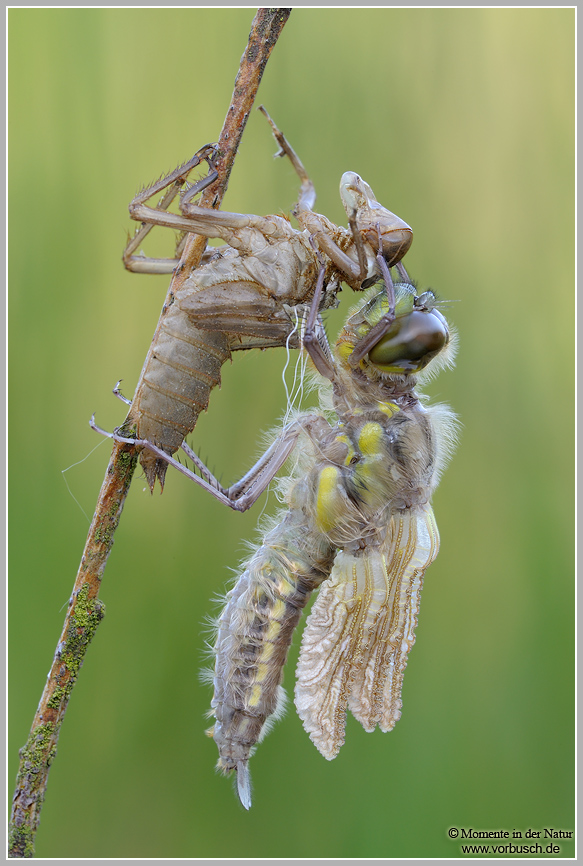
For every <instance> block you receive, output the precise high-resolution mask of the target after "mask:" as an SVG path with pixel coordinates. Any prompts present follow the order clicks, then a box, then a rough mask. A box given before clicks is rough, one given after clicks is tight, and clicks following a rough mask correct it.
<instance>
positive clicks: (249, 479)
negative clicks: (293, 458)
mask: <svg viewBox="0 0 583 866" xmlns="http://www.w3.org/2000/svg"><path fill="white" fill-rule="evenodd" d="M306 423H309V418H308V419H306V418H304V419H302V421H301V422H295V421H294V422H292V423H291V424H289V425H288V426H287V427H284V429H283V430H282V431H281V433H280V435H279V436H278V438H277V439H276V440H275V442H273V444H272V445H271V446H270V447H269V448H268V449H267V451H266V452H265V454H263V456H262V457H260V458H259V460H258V461H257V463H256V464H255V465H254V466H253V467H252V468H251V469H250V470H249V472H247V473H246V474H245V475H244V476H243V478H241V479H240V480H239V481H237V482H236V483H235V484H232V485H231V486H230V487H223V486H222V484H221V483H220V482H219V480H218V479H217V478H216V477H215V476H214V475H213V474H212V472H211V471H210V469H208V468H207V466H206V465H205V464H204V463H203V461H202V460H201V459H200V457H198V455H196V454H195V453H194V451H192V449H191V448H189V447H188V445H187V444H186V442H183V443H182V450H183V451H184V453H185V454H186V456H187V457H188V458H189V459H190V460H192V462H193V463H194V465H195V467H196V468H197V469H198V470H199V472H200V473H201V475H197V474H196V472H193V471H192V470H191V469H189V468H188V467H187V466H184V465H183V464H182V463H180V462H179V461H178V460H176V459H175V458H174V457H171V456H170V454H168V453H167V452H166V451H164V450H163V449H162V448H159V447H158V446H157V445H155V444H154V443H153V442H149V441H148V440H147V439H133V438H129V437H126V436H120V435H119V434H118V433H116V432H114V433H109V432H108V431H107V430H103V429H102V428H101V427H98V426H97V424H96V423H95V416H94V415H92V416H91V420H90V421H89V426H90V427H91V429H92V430H95V432H96V433H100V434H101V435H102V436H107V437H108V438H109V439H113V440H114V442H123V443H125V444H127V445H135V446H136V447H138V448H146V449H147V450H148V451H151V452H152V453H153V454H155V455H156V456H157V457H158V458H160V459H161V460H164V461H165V462H166V463H168V464H169V465H171V466H173V467H174V468H175V469H177V470H178V471H179V472H181V473H182V474H183V475H186V477H187V478H189V479H190V480H191V481H194V482H195V483H196V484H198V485H199V486H200V487H202V488H203V489H204V490H207V491H208V492H209V493H210V494H211V495H212V496H214V497H215V499H218V500H219V502H221V503H222V504H223V505H228V506H229V508H232V509H233V510H234V511H247V509H248V508H250V507H251V506H252V505H253V503H254V502H256V501H257V499H259V497H260V496H261V494H262V493H263V492H264V491H265V490H266V489H267V487H268V486H269V484H270V483H271V481H272V480H273V479H274V477H275V476H276V474H277V473H278V472H279V470H280V469H281V467H282V466H283V464H284V463H285V461H286V460H287V459H288V457H289V455H290V454H291V452H292V450H293V448H294V446H295V444H296V442H297V439H298V436H299V434H300V431H301V429H302V426H304V425H305V424H306Z"/></svg>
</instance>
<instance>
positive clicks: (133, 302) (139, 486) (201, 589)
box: [8, 8, 574, 858]
mask: <svg viewBox="0 0 583 866" xmlns="http://www.w3.org/2000/svg"><path fill="white" fill-rule="evenodd" d="M253 14H254V12H253V10H252V9H213V10H208V9H167V10H164V9H139V8H136V9H121V10H115V9H11V10H10V12H9V99H10V101H9V110H10V113H9V144H10V151H9V156H10V160H9V162H10V165H9V168H10V176H9V183H10V186H9V193H10V199H9V203H10V227H11V228H10V259H9V266H10V292H9V316H10V318H9V362H10V363H9V377H10V382H9V384H10V393H9V397H10V415H9V423H10V440H9V445H10V476H9V480H10V523H9V529H10V547H9V553H10V592H9V601H10V632H9V639H10V655H9V672H10V730H9V759H10V767H9V777H8V778H9V794H11V792H12V785H13V780H14V779H15V775H16V770H17V759H18V748H19V747H20V746H21V745H22V744H23V743H24V742H25V740H26V737H27V735H28V731H29V728H30V724H31V722H32V718H33V715H34V711H35V708H36V705H37V702H38V700H39V698H40V694H41V691H42V688H43V686H44V682H45V677H46V673H47V671H48V669H49V666H50V663H51V659H52V655H53V652H54V648H55V645H56V642H57V640H58V637H59V634H60V630H61V626H62V622H63V618H64V614H65V608H66V603H67V599H68V597H69V594H70V591H71V587H72V585H73V580H74V577H75V573H76V570H77V566H78V562H79V558H80V555H81V551H82V549H83V544H84V541H85V537H86V532H87V528H88V518H89V517H90V516H91V514H92V511H93V507H94V504H95V500H96V497H97V493H98V491H99V488H100V485H101V481H102V478H103V474H104V471H105V467H106V465H107V461H108V457H109V452H110V444H109V442H107V441H100V440H99V437H98V436H97V435H96V434H94V433H92V432H91V431H90V429H89V427H88V423H87V422H88V420H89V417H90V416H91V414H92V412H96V414H97V421H98V423H100V424H101V425H102V426H103V427H105V428H107V429H112V428H113V427H114V426H115V425H117V424H119V423H120V422H121V421H122V419H123V418H124V415H125V412H124V407H123V406H122V405H121V404H120V403H119V402H118V401H117V400H115V399H114V397H113V396H112V395H111V389H112V387H113V386H114V385H115V382H116V381H117V380H118V379H120V378H121V379H123V389H124V391H125V393H126V394H128V395H130V396H131V394H132V392H133V388H134V387H135V384H136V381H137V378H138V376H139V373H140V370H141V366H142V362H143V359H144V357H145V354H146V351H147V349H148V346H149V343H150V339H151V336H152V334H153V331H154V328H155V325H156V322H157V320H158V315H159V311H160V307H161V304H162V301H163V298H164V296H165V293H166V288H167V285H168V279H167V278H166V277H151V276H150V277H149V276H138V275H134V274H129V273H127V272H125V271H124V269H123V267H122V265H121V261H120V256H121V251H122V248H123V246H124V244H125V238H126V233H127V231H128V230H132V231H133V227H132V226H131V224H130V220H129V218H128V215H127V204H128V202H129V201H130V199H131V198H132V196H133V194H134V193H135V191H136V190H137V189H138V188H139V187H140V186H141V185H142V184H144V183H146V182H148V181H150V180H152V179H153V178H155V177H157V176H159V175H160V174H161V173H162V172H164V171H167V170H170V169H171V168H173V167H174V166H175V165H176V164H178V163H179V162H182V161H183V160H185V159H186V158H188V157H189V156H190V155H191V154H192V153H193V152H194V151H195V150H196V149H197V148H198V147H200V146H201V145H202V144H204V143H205V142H207V141H212V140H215V139H216V138H217V136H218V134H219V131H220V129H221V126H222V122H223V118H224V114H225V111H226V109H227V106H228V103H229V99H230V96H231V91H232V85H233V81H234V77H235V74H236V71H237V68H238V63H239V58H240V56H241V54H242V52H243V49H244V46H245V44H246V40H247V35H248V32H249V28H250V25H251V20H252V17H253ZM259 101H261V102H263V103H264V104H265V105H266V107H267V108H268V110H269V111H270V113H271V114H272V116H273V117H274V119H275V120H276V121H277V123H278V124H279V126H280V127H281V129H283V130H284V132H285V133H286V135H287V136H288V138H289V139H290V141H291V142H292V144H293V146H294V148H295V149H296V150H297V152H298V153H299V154H300V156H301V158H302V160H303V161H304V164H305V165H306V167H307V169H308V171H309V172H310V174H311V176H312V178H313V180H314V181H315V184H316V189H317V191H318V203H317V209H318V210H319V211H320V212H321V213H324V214H326V215H327V216H329V217H330V218H331V219H332V220H335V221H337V222H341V223H344V222H345V216H344V213H343V210H342V207H341V204H340V200H339V196H338V183H339V179H340V176H341V174H342V173H343V172H344V171H346V170H349V169H350V170H353V171H357V172H359V173H361V174H362V175H363V176H364V177H365V179H366V180H367V181H368V182H369V183H370V184H371V185H372V187H373V189H374V191H375V193H376V195H377V197H378V198H379V200H380V201H381V202H382V203H383V204H385V205H386V206H387V207H389V208H390V209H391V210H393V211H395V212H396V213H398V214H399V215H400V216H401V217H403V218H404V219H405V220H407V222H409V224H410V225H412V226H413V228H414V231H415V241H414V244H413V248H412V250H411V252H410V253H409V255H408V257H407V266H408V269H409V272H410V273H411V274H412V275H413V276H414V277H415V278H416V279H417V280H418V281H419V283H420V285H421V286H422V287H428V286H431V287H432V288H434V289H435V290H436V291H437V292H438V293H439V294H440V295H441V296H442V297H445V298H448V299H455V300H456V301H459V302H458V303H455V304H452V305H451V307H450V308H449V315H450V317H451V319H452V320H453V321H454V323H455V325H456V326H457V328H458V330H459V333H460V352H459V358H458V366H457V369H456V370H455V371H453V372H447V373H443V374H441V375H440V377H439V379H437V380H435V381H434V382H432V383H431V385H430V387H429V389H428V390H429V392H430V393H431V395H432V397H433V398H434V399H435V400H439V401H445V402H447V403H449V404H450V405H452V406H453V407H454V409H455V410H456V412H458V413H459V415H460V417H461V419H462V421H463V424H464V429H463V434H462V438H461V442H460V446H459V450H458V452H457V453H456V455H455V458H454V460H453V462H452V464H451V466H450V468H449V469H448V471H447V473H446V474H445V476H444V478H443V481H442V484H441V487H440V489H439V490H438V492H437V495H436V496H435V511H436V515H437V522H438V525H439V528H440V532H441V538H442V548H441V552H440V554H439V557H438V559H437V561H436V563H435V564H434V565H433V566H432V567H431V568H430V570H429V572H428V574H427V576H426V582H425V589H424V595H423V603H422V608H421V617H420V623H419V628H418V635H417V644H416V646H415V649H414V650H413V652H412V654H411V658H410V663H409V667H408V670H407V674H406V676H405V684H404V694H403V698H404V709H403V717H402V720H401V721H400V722H399V724H398V725H397V727H396V729H395V730H394V731H393V732H392V733H391V734H390V735H386V734H381V733H380V732H375V733H374V734H366V733H365V732H364V731H363V730H362V729H361V728H360V726H359V725H358V724H356V723H355V722H354V721H353V720H352V719H351V718H349V720H348V729H347V742H346V745H345V746H344V748H343V749H342V751H341V753H340V755H339V757H338V758H337V759H336V760H335V761H333V762H332V763H328V762H326V761H325V760H324V759H323V758H322V757H321V756H320V755H319V753H318V752H317V751H316V749H315V748H314V747H313V745H312V744H311V743H310V741H309V739H308V737H307V735H306V734H305V733H304V731H303V729H302V726H301V723H300V721H299V719H298V718H297V716H296V714H295V711H294V710H293V708H290V709H289V710H288V713H287V715H286V717H285V718H284V720H283V721H281V722H280V723H279V724H278V725H277V726H276V727H275V729H274V730H273V731H272V733H271V734H270V735H269V736H268V737H267V739H266V740H265V741H264V743H263V744H262V745H261V746H260V747H259V749H258V751H257V754H256V756H255V758H254V759H253V761H252V764H251V768H252V776H253V782H254V807H253V809H252V810H251V812H250V813H245V812H244V810H243V809H242V808H241V807H240V806H239V805H238V803H237V801H236V799H235V796H234V794H233V790H232V785H231V783H230V782H229V781H226V780H224V779H222V778H221V777H219V776H217V775H216V774H215V772H214V769H213V768H214V764H215V760H216V754H215V752H216V749H215V747H214V745H213V743H212V741H210V740H208V739H207V738H206V737H205V736H204V733H203V732H204V729H205V727H206V726H207V722H206V720H205V719H204V718H203V715H204V713H205V711H206V709H207V708H208V706H209V700H210V690H209V689H208V688H207V686H205V685H203V684H201V683H200V682H199V679H198V671H199V668H200V667H201V666H202V665H203V664H204V660H203V651H204V644H205V637H206V635H205V630H204V620H205V618H206V617H208V616H209V615H210V614H212V613H214V611H215V609H216V608H215V605H213V602H212V598H213V597H214V596H216V595H217V594H218V593H220V592H222V591H223V590H224V587H225V585H226V584H227V583H228V581H229V580H230V577H231V573H230V569H232V568H234V567H236V565H237V562H238V560H239V558H240V557H241V556H242V554H243V551H244V540H245V539H249V538H253V537H254V532H255V530H254V527H255V524H256V520H257V516H258V514H259V513H260V511H261V507H262V504H263V501H262V503H261V504H260V505H258V506H257V507H256V508H255V509H254V510H253V511H252V512H251V513H248V514H246V515H238V514H234V513H230V512H228V511H227V509H224V508H223V507H222V506H221V505H220V504H218V503H216V502H214V501H213V500H211V498H210V497H208V496H205V495H204V493H203V492H202V491H201V490H199V489H198V488H196V487H195V486H194V485H192V484H190V483H189V482H188V481H187V480H186V479H184V478H182V477H178V476H177V475H176V474H174V473H172V472H170V473H169V476H168V481H167V486H166V490H165V492H164V495H163V496H160V495H159V494H158V492H156V493H155V495H154V496H153V497H152V496H150V495H149V493H148V492H146V491H145V482H144V481H143V477H140V474H139V473H138V474H137V475H136V477H135V479H134V483H133V486H132V490H131V492H130V496H129V498H128V502H127V504H126V508H125V512H124V515H123V518H122V522H121V525H120V528H119V531H118V533H117V538H116V543H115V546H114V549H113V553H112V555H111V557H110V560H109V564H108V568H107V570H106V574H105V579H104V581H103V587H102V592H101V598H102V599H103V601H104V602H105V603H106V605H107V617H106V619H105V621H104V623H103V624H102V625H101V627H100V629H99V631H98V633H97V636H96V638H95V641H94V643H93V644H92V646H91V647H90V650H89V653H88V656H87V660H86V662H85V665H84V667H83V670H82V672H81V675H80V678H79V682H78V684H77V687H76V689H75V692H74V694H73V697H72V700H71V703H70V706H69V709H68V712H67V716H66V719H65V722H64V726H63V729H62V733H61V739H60V742H59V750H58V756H57V759H56V761H55V763H54V765H53V767H52V769H51V773H50V779H49V787H48V793H47V797H46V801H45V805H44V809H43V813H42V819H41V825H40V830H39V833H38V836H37V855H38V856H44V857H56V858H65V857H114V858H115V857H144V858H145V857H154V858H156V857H157V858H160V857H206V858H209V857H225V858H233V857H241V858H244V857H247V858H260V857H266V858H267V857H269V858H273V857H280V858H285V857H291V858H296V857H306V858H310V857H329V858H340V857H346V858H355V857H369V858H383V857H457V856H461V853H460V840H459V839H458V840H457V841H452V840H451V839H450V838H448V828H449V827H451V826H455V827H474V828H481V829H488V830H495V829H507V830H510V831H512V830H515V829H518V830H521V831H526V830H527V829H528V828H529V827H530V828H535V829H541V828H544V827H554V828H562V829H567V830H569V829H573V821H574V812H573V808H574V794H573V775H574V774H573V769H574V758H573V755H574V731H573V703H574V701H573V645H574V629H573V526H574V523H573V423H574V418H573V359H574V291H573V285H574V217H573V213H574V204H573V202H574V195H573V191H574V167H573V166H574V11H573V10H572V9H552V8H547V9H543V8H522V9H455V8H453V9H427V8H425V9H370V8H369V9H362V10H359V9H347V10H340V9H329V10H326V9H320V10H310V9H296V10H294V11H293V12H292V15H291V18H290V21H289V23H288V24H287V25H286V27H285V28H284V31H283V33H282V36H281V38H280V41H279V43H278V44H277V46H276V48H275V50H274V52H273V55H272V58H271V60H270V61H269V63H268V65H267V69H266V73H265V76H264V80H263V83H262V85H261V88H260V92H259ZM275 150H276V145H275V143H274V141H273V139H272V137H271V134H270V131H269V129H268V127H267V124H266V122H265V120H264V119H263V118H262V117H261V116H260V115H259V113H258V112H253V113H252V115H251V117H250V120H249V124H248V127H247V130H246V132H245V135H244V138H243V143H242V146H241V149H240V153H239V156H238V159H237V162H236V165H235V169H234V171H233V174H232V179H231V184H230V187H229V191H228V194H227V197H226V199H225V203H224V206H225V208H227V209H229V210H235V211H243V212H251V213H258V214H265V213H271V212H280V211H289V209H290V208H291V206H292V204H293V202H294V201H295V199H296V195H297V182H296V178H295V176H294V174H293V170H292V169H291V167H290V166H289V165H288V164H287V163H285V162H284V161H283V160H277V161H274V160H273V158H272V156H273V154H274V152H275ZM353 301H354V298H353V297H351V293H350V292H349V291H348V290H346V291H345V292H344V294H343V296H342V305H341V309H340V311H338V312H335V313H334V314H333V315H332V316H330V317H329V330H330V333H331V334H335V333H336V331H337V330H338V327H339V325H340V323H341V321H342V319H343V318H344V316H345V315H346V311H347V309H348V307H349V305H350V304H352V303H353ZM284 355H285V353H284V352H283V351H281V350H277V351H271V352H270V354H269V355H267V354H261V353H248V354H247V355H245V356H244V357H243V356H238V357H235V359H234V362H233V364H232V366H227V367H226V368H225V369H224V376H223V387H222V390H221V391H220V392H219V391H217V392H215V393H214V394H213V396H212V398H211V406H210V411H209V413H208V414H207V415H206V416H205V417H204V418H202V419H201V420H200V422H199V425H198V426H197V429H196V430H195V433H194V435H193V436H192V437H191V441H192V443H193V444H194V447H195V449H196V450H197V451H198V452H199V453H201V455H202V456H203V457H204V458H207V459H208V461H209V462H210V465H211V466H212V467H216V468H217V472H219V474H220V475H221V477H222V478H223V480H224V481H225V482H229V481H230V480H232V479H234V478H235V477H238V476H239V475H240V474H241V473H242V472H243V471H244V470H246V468H248V466H249V465H250V463H251V460H252V458H253V457H254V455H255V454H256V453H257V448H258V444H257V443H258V436H259V433H260V432H261V431H262V430H265V429H267V428H269V427H270V426H271V425H272V424H273V423H274V422H275V420H276V419H277V417H278V415H279V414H280V412H281V411H282V409H283V408H284V405H285V393H284V389H283V386H282V383H281V378H280V374H281V369H282V367H283V364H284V362H285V357H284ZM96 446H97V447H96ZM93 449H95V450H93ZM67 467H72V468H70V469H69V471H68V472H67V473H66V475H65V479H66V483H65V479H64V478H63V476H62V474H61V472H62V470H64V469H65V468H67ZM67 485H68V487H69V488H70V491H69V489H67ZM273 507H274V501H273V497H271V498H270V500H269V501H268V504H267V508H273ZM83 511H84V512H85V515H87V516H85V515H84V513H83ZM298 637H299V635H298V636H296V640H295V642H294V648H293V650H292V653H291V657H290V660H289V664H288V669H287V674H286V685H287V687H288V692H291V691H292V684H293V679H294V674H293V672H294V668H295V661H296V655H297V646H298ZM514 841H516V840H514ZM522 841H523V842H525V841H531V840H522ZM545 844H546V843H545ZM560 845H561V856H571V855H572V854H573V845H572V843H570V842H561V843H560ZM543 847H544V846H543Z"/></svg>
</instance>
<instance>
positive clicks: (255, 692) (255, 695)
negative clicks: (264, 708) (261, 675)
mask: <svg viewBox="0 0 583 866" xmlns="http://www.w3.org/2000/svg"><path fill="white" fill-rule="evenodd" d="M261 691H262V689H261V686H260V685H255V686H253V689H252V691H251V697H250V698H249V700H248V702H247V703H248V705H249V706H250V707H256V706H257V704H258V703H259V701H260V700H261Z"/></svg>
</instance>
